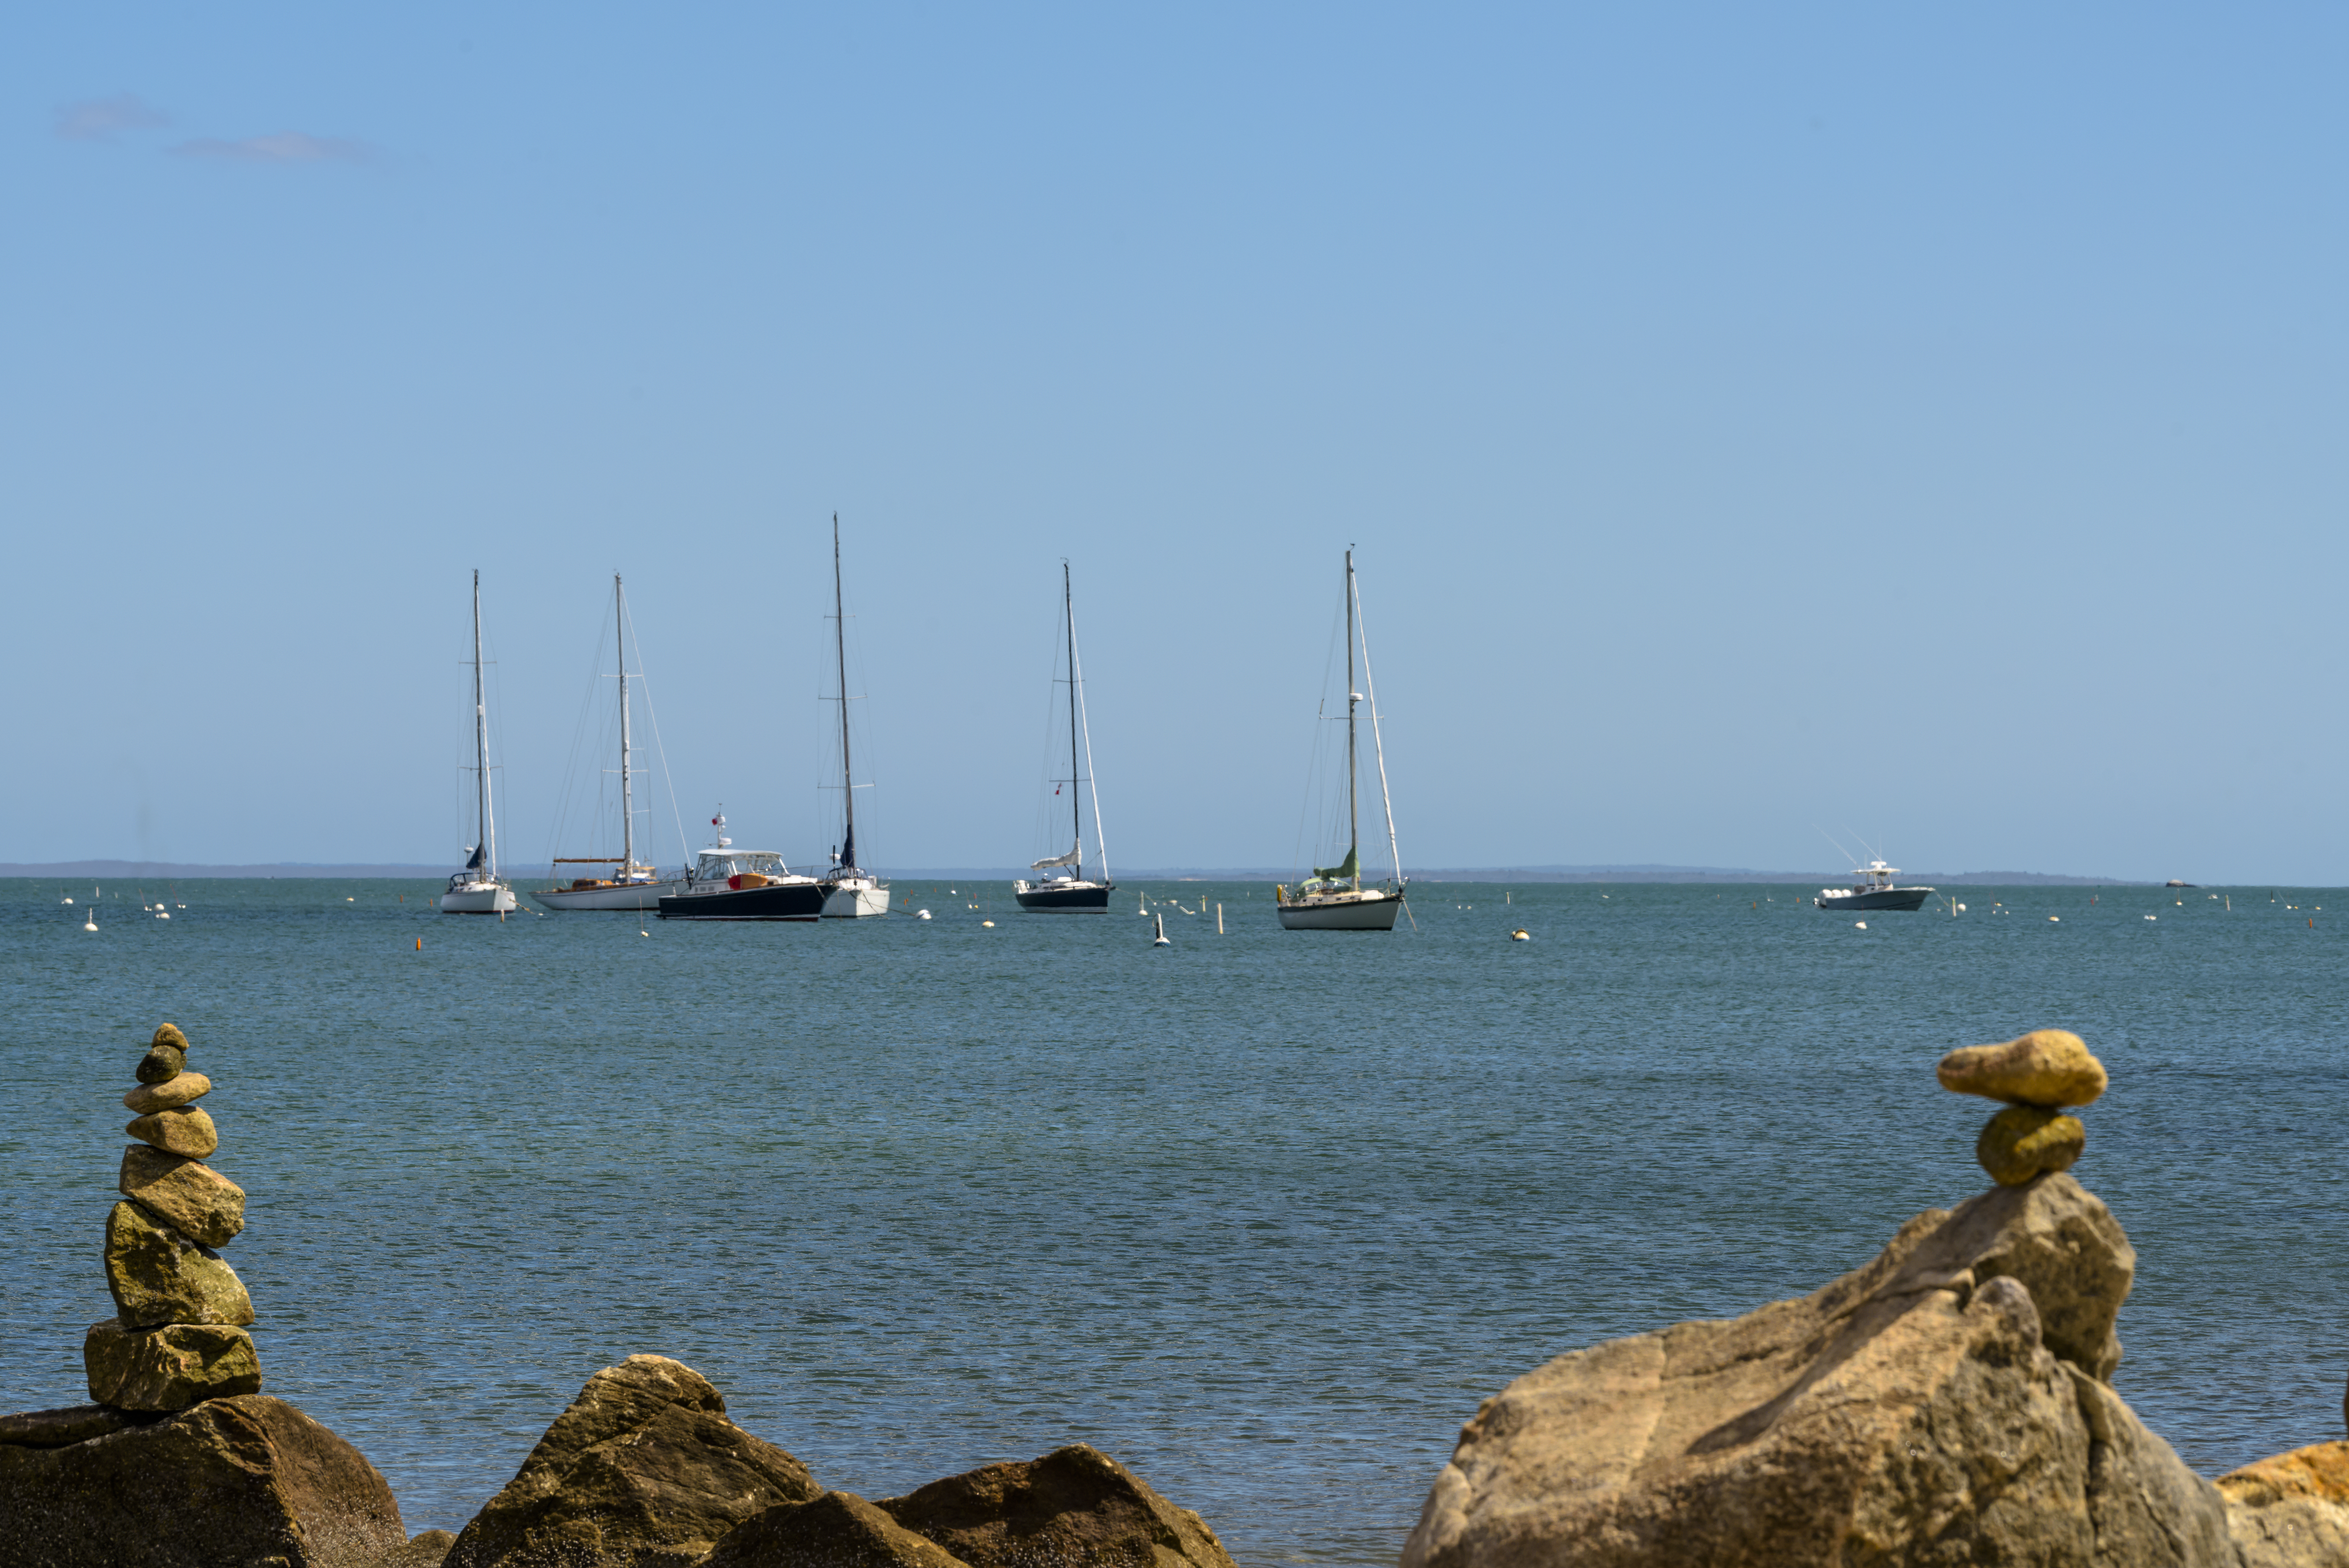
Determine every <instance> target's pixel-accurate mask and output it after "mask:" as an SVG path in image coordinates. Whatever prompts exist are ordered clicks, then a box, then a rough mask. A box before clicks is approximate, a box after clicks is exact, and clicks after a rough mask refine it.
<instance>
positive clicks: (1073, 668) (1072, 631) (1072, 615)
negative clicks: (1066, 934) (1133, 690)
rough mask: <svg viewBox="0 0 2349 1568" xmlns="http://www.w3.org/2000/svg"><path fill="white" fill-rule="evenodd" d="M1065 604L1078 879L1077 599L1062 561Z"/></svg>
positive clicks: (1081, 861)
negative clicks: (1067, 626) (1067, 629)
mask: <svg viewBox="0 0 2349 1568" xmlns="http://www.w3.org/2000/svg"><path fill="white" fill-rule="evenodd" d="M1061 608H1062V609H1064V610H1065V611H1067V613H1068V618H1069V828H1070V831H1071V833H1073V834H1074V835H1075V836H1076V845H1077V880H1078V881H1080V882H1081V881H1083V880H1084V879H1085V818H1084V813H1083V812H1082V811H1081V810H1079V809H1078V805H1077V785H1078V784H1079V783H1080V782H1081V778H1082V775H1081V774H1080V773H1079V772H1078V769H1077V599H1076V591H1075V589H1073V588H1071V587H1070V586H1069V563H1068V562H1066V561H1063V562H1061Z"/></svg>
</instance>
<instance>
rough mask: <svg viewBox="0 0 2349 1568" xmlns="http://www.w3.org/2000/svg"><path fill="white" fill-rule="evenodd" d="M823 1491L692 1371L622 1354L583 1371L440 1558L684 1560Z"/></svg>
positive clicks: (643, 1566) (488, 1567)
mask: <svg viewBox="0 0 2349 1568" xmlns="http://www.w3.org/2000/svg"><path fill="white" fill-rule="evenodd" d="M822 1491H823V1488H822V1487H820V1486H818V1485H816V1483H815V1480H814V1479H813V1478H812V1477H811V1476H810V1475H809V1474H808V1470H807V1467H806V1466H805V1465H802V1463H800V1461H799V1460H797V1459H793V1458H792V1456H791V1455H790V1454H787V1453H785V1452H784V1451H783V1450H782V1449H779V1448H776V1447H775V1446H774V1445H773V1444H771V1443H767V1442H762V1441H761V1440H760V1439H759V1438H754V1437H752V1436H751V1435H750V1433H748V1432H746V1431H744V1430H742V1428H740V1427H737V1426H736V1425H734V1423H733V1422H731V1421H730V1420H728V1419H727V1418H726V1401H725V1399H724V1398H723V1397H720V1396H719V1392H718V1390H717V1389H716V1388H714V1387H712V1386H710V1384H709V1380H708V1379H707V1378H704V1377H703V1376H701V1375H700V1374H699V1373H698V1372H696V1371H694V1370H693V1369H692V1368H691V1367H689V1366H684V1365H683V1364H681V1363H679V1362H676V1361H672V1360H670V1359H669V1358H668V1357H667V1356H665V1355H631V1356H629V1357H628V1358H627V1359H626V1361H624V1362H622V1363H620V1364H619V1365H618V1366H607V1367H605V1369H604V1370H603V1371H601V1372H598V1373H596V1374H595V1376H593V1377H590V1378H589V1379H588V1380H587V1383H586V1386H585V1387H583V1388H582V1389H580V1391H579V1397H578V1398H576V1399H574V1401H572V1403H571V1407H570V1408H568V1409H566V1410H564V1412H563V1414H562V1415H560V1416H558V1417H555V1419H554V1424H553V1425H552V1426H550V1427H548V1428H547V1429H546V1435H545V1436H544V1437H543V1438H540V1439H539V1440H538V1445H537V1446H536V1447H535V1448H533V1449H531V1451H530V1454H529V1456H528V1457H527V1458H525V1459H523V1464H522V1469H520V1470H519V1471H518V1472H516V1474H515V1476H514V1479H513V1480H511V1481H508V1482H507V1483H506V1485H505V1487H504V1488H503V1489H502V1490H500V1491H499V1493H498V1494H497V1495H496V1496H495V1497H493V1498H492V1499H491V1500H490V1501H488V1503H486V1504H485V1505H483V1507H482V1509H481V1512H480V1513H478V1514H475V1515H474V1516H473V1519H472V1521H471V1522H470V1523H468V1524H467V1525H466V1526H465V1528H464V1530H463V1531H462V1532H460V1533H459V1535H458V1537H457V1542H456V1544H455V1545H454V1546H452V1547H450V1551H449V1557H448V1563H449V1568H535V1565H537V1564H540V1563H563V1564H564V1568H670V1565H674V1568H686V1565H687V1564H690V1563H698V1561H699V1560H700V1559H701V1558H702V1557H703V1556H704V1555H706V1554H707V1553H708V1552H709V1550H710V1548H711V1547H712V1546H714V1545H715V1544H716V1543H717V1542H718V1540H719V1537H720V1536H723V1535H724V1534H725V1533H726V1532H728V1531H730V1530H732V1529H733V1528H734V1527H735V1526H736V1525H738V1524H740V1523H741V1522H742V1521H745V1520H747V1519H749V1518H750V1517H751V1516H752V1515H753V1514H757V1513H761V1512H763V1511H766V1510H767V1509H770V1508H771V1507H773V1506H774V1505H775V1504H777V1503H781V1502H805V1501H811V1500H812V1499H813V1498H815V1497H816V1496H818V1495H819V1494H820V1493H821V1492H822Z"/></svg>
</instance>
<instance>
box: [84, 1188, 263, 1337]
mask: <svg viewBox="0 0 2349 1568" xmlns="http://www.w3.org/2000/svg"><path fill="white" fill-rule="evenodd" d="M106 1285H107V1288H108V1289H109V1290H110V1291H112V1292H113V1293H114V1304H115V1306H116V1307H117V1308H119V1314H118V1315H119V1316H120V1317H121V1319H122V1326H123V1327H125V1328H160V1327H162V1326H163V1325H164V1324H167V1323H224V1324H230V1325H231V1326H233V1327H243V1325H244V1324H249V1323H251V1322H252V1321H253V1298H252V1297H251V1296H249V1295H247V1294H246V1293H245V1289H244V1282H243V1281H242V1280H240V1279H238V1278H237V1277H236V1271H235V1270H234V1269H232V1268H230V1267H229V1266H228V1265H227V1264H226V1263H224V1262H222V1261H221V1255H220V1254H219V1253H218V1252H215V1251H212V1249H211V1248H209V1247H207V1246H205V1245H203V1244H202V1242H200V1241H190V1240H189V1239H188V1238H187V1237H185V1236H183V1235H181V1234H180V1232H179V1231H176V1230H173V1229H172V1228H171V1226H169V1225H166V1224H164V1223H163V1222H162V1221H161V1220H157V1219H156V1218H155V1217H154V1216H153V1215H151V1214H150V1213H148V1212H147V1211H146V1210H143V1209H141V1208H140V1207H139V1205H137V1204H136V1203H118V1204H116V1205H115V1206H114V1212H113V1213H112V1214H111V1215H109V1217H108V1218H107V1221H106Z"/></svg>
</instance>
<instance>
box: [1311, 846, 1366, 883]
mask: <svg viewBox="0 0 2349 1568" xmlns="http://www.w3.org/2000/svg"><path fill="white" fill-rule="evenodd" d="M1361 874H1362V856H1361V850H1359V849H1356V848H1351V847H1349V848H1348V849H1347V851H1346V858H1345V859H1343V860H1341V861H1340V862H1339V863H1338V864H1337V865H1335V866H1316V867H1314V868H1313V879H1314V880H1315V881H1317V882H1351V881H1353V880H1354V879H1356V878H1357V877H1361Z"/></svg>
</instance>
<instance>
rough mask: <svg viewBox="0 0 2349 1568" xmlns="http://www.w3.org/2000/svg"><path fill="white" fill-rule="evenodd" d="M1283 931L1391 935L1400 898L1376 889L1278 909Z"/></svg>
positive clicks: (1400, 904)
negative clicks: (1364, 932)
mask: <svg viewBox="0 0 2349 1568" xmlns="http://www.w3.org/2000/svg"><path fill="white" fill-rule="evenodd" d="M1279 908H1280V929H1282V930H1285V931H1391V930H1393V929H1394V923H1395V917H1396V916H1397V915H1399V914H1401V913H1402V896H1401V895H1400V894H1395V893H1389V892H1386V891H1384V890H1382V889H1378V888H1366V889H1364V890H1363V891H1361V892H1360V893H1339V894H1335V895H1332V896H1331V897H1330V898H1313V899H1309V900H1307V901H1305V902H1302V903H1296V904H1283V905H1281V906H1280V907H1279Z"/></svg>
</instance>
